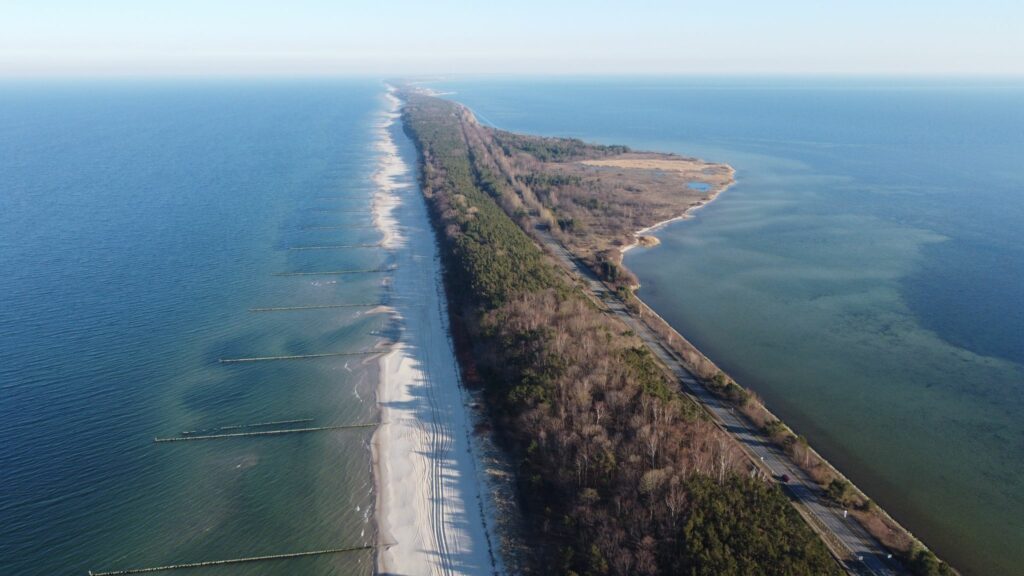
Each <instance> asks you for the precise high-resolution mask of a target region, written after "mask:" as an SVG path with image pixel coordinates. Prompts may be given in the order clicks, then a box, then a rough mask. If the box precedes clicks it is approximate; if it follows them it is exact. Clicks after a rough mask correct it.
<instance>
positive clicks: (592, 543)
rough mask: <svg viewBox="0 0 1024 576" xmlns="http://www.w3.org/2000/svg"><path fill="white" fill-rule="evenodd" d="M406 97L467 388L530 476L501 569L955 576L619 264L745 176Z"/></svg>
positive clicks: (524, 480) (419, 94)
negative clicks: (510, 565)
mask: <svg viewBox="0 0 1024 576" xmlns="http://www.w3.org/2000/svg"><path fill="white" fill-rule="evenodd" d="M398 95H399V96H400V98H401V99H402V100H403V101H404V107H403V123H404V127H405V131H406V133H407V134H408V135H409V136H410V138H411V139H412V141H413V143H414V144H415V146H416V148H417V150H418V153H419V169H420V179H421V186H422V190H423V193H424V194H425V196H426V198H427V201H428V202H427V203H428V206H429V212H430V217H431V219H432V222H433V225H434V227H435V231H436V232H437V236H438V241H439V246H440V251H441V259H442V262H443V267H444V284H445V291H446V295H447V299H448V307H447V310H448V314H449V317H450V324H451V330H452V334H453V339H454V342H455V345H456V354H457V356H458V360H459V364H460V368H461V371H462V376H463V381H464V382H465V384H466V385H467V386H468V387H470V388H471V389H473V390H475V391H476V393H477V394H479V396H480V397H481V398H482V399H483V404H484V405H485V406H484V409H485V411H486V413H487V415H488V418H487V421H488V423H489V424H488V426H487V427H488V428H489V429H490V432H492V433H493V435H494V437H495V439H496V441H497V442H498V444H499V445H500V446H501V447H502V448H503V449H504V450H505V452H506V453H507V455H508V459H509V461H510V462H511V463H512V464H513V466H512V468H513V469H514V477H515V486H516V490H515V491H516V495H517V498H518V503H519V509H520V510H521V511H522V514H521V518H522V520H521V524H522V525H521V526H519V527H518V528H519V529H518V530H516V534H514V535H512V536H511V537H509V538H506V542H505V543H504V545H503V550H504V553H505V554H510V555H513V556H515V562H514V564H515V565H516V566H519V567H521V571H522V572H523V573H529V574H548V573H560V574H580V575H584V574H585V575H591V574H593V575H598V574H617V575H618V574H622V575H625V574H693V575H708V576H710V575H729V574H736V575H740V574H744V575H746V574H778V575H783V574H786V575H815V576H820V575H829V574H842V573H851V574H853V573H876V574H907V573H911V574H945V573H952V571H951V569H949V568H948V566H946V565H945V564H942V563H941V562H940V561H938V560H937V559H936V558H935V556H934V555H933V554H932V553H931V552H930V551H928V550H927V549H926V548H924V547H923V546H922V545H921V544H920V543H919V542H917V541H916V540H914V539H913V538H912V537H911V536H910V535H909V533H907V532H906V531H905V530H903V529H902V528H901V527H900V526H899V525H898V524H896V523H895V522H894V521H893V520H892V519H891V518H889V517H888V516H887V515H885V513H884V512H882V511H881V510H879V509H878V508H877V507H876V506H874V505H873V504H871V502H870V501H869V500H867V498H866V497H864V495H863V494H861V493H860V492H859V491H857V490H856V489H855V488H854V487H853V486H852V484H851V483H849V481H847V480H846V479H845V478H844V477H843V476H842V475H841V474H839V473H838V472H837V471H835V470H834V469H833V468H832V467H831V466H829V465H828V464H827V462H825V461H824V460H823V459H821V458H820V457H819V456H818V455H817V454H816V453H815V452H814V451H813V450H812V449H811V448H810V447H809V445H808V444H807V442H806V441H805V440H804V439H802V438H800V437H797V436H796V435H795V434H793V433H792V432H791V431H790V430H789V429H788V428H787V427H786V426H785V425H783V424H782V423H781V422H779V421H778V419H776V418H774V417H773V416H772V415H771V413H770V412H768V411H767V410H766V409H765V408H764V407H763V406H762V405H761V404H760V403H759V402H758V400H757V399H756V398H755V397H754V396H753V395H751V394H750V393H749V392H747V391H746V390H744V389H743V388H741V387H740V386H739V385H738V384H736V383H735V382H734V381H732V380H731V379H730V378H729V377H728V376H726V375H725V374H723V373H722V372H721V371H720V370H718V369H717V367H715V366H714V364H713V363H712V362H711V361H710V360H708V359H707V358H706V357H704V355H703V354H701V353H700V352H699V351H698V350H696V348H694V347H693V346H692V345H690V344H689V343H688V342H687V341H686V339H685V338H683V337H682V336H681V335H679V334H678V333H676V332H675V331H674V330H673V329H672V328H671V327H670V326H668V325H667V324H666V323H665V322H664V321H663V320H661V318H660V317H658V316H657V314H655V313H654V312H653V311H652V310H650V309H649V308H647V307H646V306H645V305H644V304H643V303H642V302H641V301H639V300H638V299H637V298H636V297H635V296H634V295H633V289H634V288H635V287H636V285H637V280H636V278H635V277H634V276H633V275H632V274H631V273H630V272H629V271H628V270H626V269H625V268H624V267H623V266H622V254H623V253H624V252H625V251H626V250H628V249H630V248H632V247H633V246H636V245H637V244H640V245H652V244H654V243H656V239H653V237H651V236H648V233H649V232H650V231H651V230H653V229H654V228H656V227H658V226H660V225H661V224H664V223H665V222H669V221H672V220H675V219H678V218H683V217H686V215H687V214H688V212H689V211H691V210H693V209H695V208H699V207H700V206H703V205H705V204H706V203H708V202H710V201H712V200H713V199H714V198H715V197H716V196H717V195H718V194H720V193H721V192H722V191H724V190H726V189H727V188H728V187H729V186H730V185H731V184H732V183H733V180H734V171H733V169H732V168H731V167H729V166H727V165H724V164H715V163H710V162H705V161H702V160H698V159H694V158H687V157H683V156H679V155H675V154H661V153H652V152H635V151H631V150H629V149H628V148H626V147H624V146H605V145H595V144H588V143H584V142H582V141H580V140H575V139H564V138H544V137H537V136H528V135H522V134H515V133H511V132H507V131H502V130H498V129H495V128H492V127H488V126H484V125H482V124H480V123H479V122H477V121H476V119H475V117H474V116H473V114H472V113H471V112H470V111H469V110H468V109H467V108H466V107H464V106H462V105H460V104H458V103H456V102H453V101H450V100H446V99H442V98H439V97H436V96H433V95H431V94H429V93H427V92H425V91H423V90H420V89H417V88H415V87H405V88H403V89H401V90H400V91H399V93H398ZM482 432H483V431H481V433H482ZM848 515H849V516H850V518H847V516H848Z"/></svg>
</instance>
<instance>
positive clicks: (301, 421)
mask: <svg viewBox="0 0 1024 576" xmlns="http://www.w3.org/2000/svg"><path fill="white" fill-rule="evenodd" d="M312 421H313V419H312V418H300V419H298V420H273V421H271V422H257V423H255V424H240V425H237V426H218V427H216V428H205V429H202V430H185V431H184V432H182V433H181V435H182V436H188V435H190V434H206V433H207V432H221V431H224V430H243V429H245V428H262V427H264V426H285V425H287V424H306V423H308V422H312Z"/></svg>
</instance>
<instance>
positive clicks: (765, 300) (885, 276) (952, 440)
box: [444, 79, 1024, 575]
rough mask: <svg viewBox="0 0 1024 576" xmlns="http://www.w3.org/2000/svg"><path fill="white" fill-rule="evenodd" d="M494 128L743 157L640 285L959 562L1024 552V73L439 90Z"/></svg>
mask: <svg viewBox="0 0 1024 576" xmlns="http://www.w3.org/2000/svg"><path fill="white" fill-rule="evenodd" d="M444 88H445V89H451V90H453V91H454V92H455V94H454V95H453V96H452V97H453V98H455V99H457V100H459V101H462V102H464V103H466V104H467V105H469V106H470V107H471V108H473V109H474V110H475V111H476V112H477V113H478V115H479V116H480V117H481V119H482V120H484V121H486V122H490V123H492V124H494V125H497V126H498V127H501V128H505V129H510V130H519V131H525V132H532V133H539V134H546V135H564V136H575V137H580V138H584V139H588V140H596V141H600V142H604V143H620V144H621V143H625V144H628V145H631V146H633V147H635V148H641V149H654V150H663V151H672V152H678V153H681V154H691V155H697V156H701V157H704V158H707V159H710V160H715V161H722V162H727V163H729V164H731V165H732V166H733V167H735V168H736V169H737V178H738V184H737V185H736V186H734V187H733V188H732V189H730V190H729V191H728V192H726V193H725V194H723V195H722V196H721V197H720V198H719V199H718V200H717V201H716V202H714V203H713V204H711V205H710V206H708V207H706V208H703V209H701V210H700V211H698V212H697V215H696V217H695V218H694V219H692V220H689V221H686V222H680V223H677V224H673V225H671V226H669V227H667V228H665V229H664V230H662V231H661V232H659V233H658V236H659V238H660V239H661V241H662V242H661V245H660V246H658V247H656V248H653V249H650V250H634V251H631V252H630V253H629V256H628V258H627V260H626V263H627V265H628V266H629V267H630V268H631V269H633V270H634V271H635V272H636V273H637V274H638V276H639V277H640V279H641V281H642V282H643V288H642V289H641V291H640V295H641V296H642V297H643V298H644V299H645V300H647V301H648V302H649V303H650V304H651V305H652V306H653V307H654V308H655V309H656V310H657V311H658V312H659V313H661V314H662V315H663V316H664V317H665V318H666V319H668V320H669V321H670V322H671V323H672V324H673V325H674V326H676V327H677V328H678V329H679V331H680V332H682V333H683V334H684V335H686V336H687V337H688V338H690V339H691V340H693V341H694V342H695V343H696V344H697V345H698V346H699V347H700V348H701V349H702V350H704V351H705V352H706V353H707V354H708V355H709V356H710V357H711V358H713V359H714V360H715V361H716V362H718V363H719V364H720V365H721V366H722V367H723V368H725V369H726V370H727V371H728V372H730V373H731V374H733V375H734V376H735V377H736V378H737V379H738V380H740V381H741V383H743V384H745V385H747V386H749V387H751V388H753V389H754V390H756V391H757V392H758V393H759V394H760V395H762V396H763V397H764V398H765V399H766V402H767V404H768V405H769V407H771V408H772V409H773V410H775V411H776V412H777V413H779V414H780V415H781V416H782V417H783V418H784V419H785V420H787V421H788V422H789V423H790V424H792V425H793V426H794V427H795V428H796V429H797V430H798V431H799V432H801V433H803V434H806V435H807V436H809V437H810V439H811V442H812V443H813V444H814V446H816V447H817V448H818V449H819V450H820V451H822V452H823V453H825V455H826V456H827V457H828V458H830V459H831V460H832V461H833V462H835V463H836V464H837V465H839V466H840V468H841V469H843V470H844V471H845V472H846V473H847V474H848V475H849V476H851V477H852V478H853V479H854V480H855V481H856V482H857V483H858V484H859V485H860V486H861V487H862V488H864V489H865V490H866V491H867V492H868V493H869V494H870V495H871V496H872V497H874V498H875V499H876V500H878V501H879V503H881V504H882V505H883V506H884V507H885V508H886V509H888V510H889V511H890V512H891V513H893V514H894V515H895V516H896V517H897V518H898V519H900V520H901V521H903V522H904V523H905V524H906V525H908V527H909V528H911V530H912V531H914V532H915V533H917V534H918V535H919V536H921V537H922V538H924V539H925V541H926V542H928V543H929V544H930V545H932V546H933V547H934V548H935V549H936V550H937V551H938V553H939V554H940V555H942V556H944V557H946V558H948V559H949V560H951V561H952V563H953V564H954V565H955V566H957V567H959V568H961V569H962V570H963V571H964V573H965V574H979V575H989V574H1013V573H1019V572H1020V566H1022V565H1024V548H1022V547H1021V546H1020V544H1021V542H1024V226H1021V222H1024V163H1022V162H1021V159H1022V158H1024V85H1021V84H1020V83H1019V82H1018V83H1012V82H988V83H982V82H980V81H979V82H973V83H966V82H959V81H938V80H926V81H918V82H915V83H906V82H904V83H896V82H893V81H887V80H857V81H853V80H844V81H840V80H800V81H797V80H771V79H688V80H678V79H676V80H671V79H662V80H657V79H618V80H617V79H606V80H581V79H576V80H564V81H554V80H543V81H540V80H531V79H516V80H505V81H499V80H489V81H461V82H451V83H446V84H444Z"/></svg>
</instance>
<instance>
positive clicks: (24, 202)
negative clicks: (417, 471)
mask: <svg viewBox="0 0 1024 576" xmlns="http://www.w3.org/2000/svg"><path fill="white" fill-rule="evenodd" d="M382 95H383V87H382V86H381V85H380V84H379V83H377V82H369V81H366V82H337V81H334V82H327V81H322V82H315V81H308V82H277V83H269V82H267V83H260V82H248V83H246V82H235V83H216V82H208V83H199V82H180V81H179V82H151V83H142V82H134V83H129V82H125V83H118V82H94V83H87V82H69V83H40V84H26V83H19V84H6V85H4V86H3V88H2V89H0V190H2V192H0V262H2V263H3V268H4V273H3V274H2V275H0V302H2V306H0V436H2V437H3V439H4V441H3V442H2V443H0V474H2V479H0V480H2V484H3V486H4V489H3V491H2V492H0V566H3V569H2V570H0V572H3V573H4V574H84V573H85V572H86V570H108V569H120V568H127V567H140V566H153V565H164V564H169V563H178V562H190V561H197V560H208V559H221V558H233V557H240V556H252V555H262V554H279V553H287V552H297V551H304V550H313V549H323V548H333V547H343V546H353V545H360V544H366V543H372V523H371V521H370V513H371V508H372V504H373V495H372V493H371V481H372V476H371V469H370V459H369V456H370V454H369V439H370V434H371V431H368V430H360V431H332V432H321V433H312V434H301V435H300V434H296V435H286V436H278V437H266V438H245V439H232V440H215V441H205V442H181V443H172V444H154V443H153V442H152V438H153V437H155V436H170V435H174V434H177V433H178V432H179V431H182V430H193V429H200V428H209V427H216V426H225V425H236V424H246V423H252V422H266V421H274V420H289V419H298V418H301V419H313V420H314V423H313V424H310V425H316V426H324V425H334V424H349V423H361V422H370V421H374V420H375V419H376V418H377V414H376V408H375V406H374V401H373V398H374V396H373V395H374V391H375V380H374V373H373V369H372V367H371V366H363V365H361V364H360V362H359V359H346V358H331V359H318V360H307V361H296V362H287V361H285V362H274V363H258V364H242V365H230V366H225V365H221V364H219V363H218V362H217V359H219V358H224V357H234V356H263V355H277V354H302V353H317V352H331V351H350V350H362V349H366V348H369V347H372V346H374V345H375V344H377V343H378V342H380V341H381V336H380V334H381V332H382V331H383V330H385V329H386V325H385V320H386V319H385V317H384V316H380V315H366V314H365V313H364V312H363V311H362V310H360V309H331V310H317V311H304V312H287V313H249V312H247V309H248V308H252V307H264V306H290V305H305V304H333V303H351V302H376V301H380V300H381V299H382V298H386V292H385V291H384V289H383V288H382V286H381V281H382V279H383V277H382V276H381V275H365V276H345V277H329V276H328V277H279V276H274V275H273V274H274V273H277V272H285V271H296V270H336V269H347V268H372V267H377V266H381V265H386V264H387V262H388V255H387V254H386V253H385V252H384V251H383V250H381V249H358V250H324V251H292V250H289V248H290V247H294V246H302V245H317V244H353V243H369V244H373V243H377V242H379V241H380V235H379V233H378V232H377V231H376V230H374V229H372V228H367V227H366V226H367V225H368V224H370V222H369V216H368V215H366V214H365V211H366V210H368V209H369V207H370V195H371V194H372V193H373V191H374V188H373V184H372V182H371V175H372V172H373V170H374V169H375V168H376V166H377V156H376V154H377V153H376V152H375V151H374V149H373V146H372V142H373V138H375V125H376V123H377V122H378V121H379V118H378V114H379V112H380V110H381V109H382V108H383V105H384V103H383V101H382V99H381V97H382ZM311 226H313V227H315V226H343V227H344V226H348V228H342V229H332V230H309V229H307V228H308V227H311ZM371 570H372V558H371V557H370V555H369V554H366V553H360V554H355V555H348V556H331V557H320V558H315V559H300V560H289V561H281V562H269V563H263V564H259V565H246V566H232V567H227V568H217V569H206V570H205V571H204V572H203V573H204V574H240V573H241V574H296V573H316V574H331V573H333V574H367V573H369V572H370V571H371Z"/></svg>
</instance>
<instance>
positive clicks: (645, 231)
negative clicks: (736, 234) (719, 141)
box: [619, 164, 736, 288]
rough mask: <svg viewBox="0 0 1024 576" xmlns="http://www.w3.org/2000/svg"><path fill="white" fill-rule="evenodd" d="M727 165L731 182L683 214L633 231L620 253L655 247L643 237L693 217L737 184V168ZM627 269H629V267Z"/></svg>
mask: <svg viewBox="0 0 1024 576" xmlns="http://www.w3.org/2000/svg"><path fill="white" fill-rule="evenodd" d="M726 166H728V167H729V183H728V184H726V185H725V186H722V187H721V188H719V189H717V190H713V191H712V192H711V193H710V194H708V197H707V199H705V200H702V201H700V202H698V203H696V204H693V205H691V206H689V207H688V208H687V209H686V210H684V211H683V213H682V214H680V215H678V216H673V217H672V218H669V219H667V220H662V221H661V222H657V223H655V224H652V225H650V226H648V227H646V228H641V229H640V230H637V231H636V232H633V242H632V243H630V244H627V245H626V246H623V247H621V248H619V254H625V253H626V252H629V251H630V250H632V249H634V248H637V247H641V248H653V247H654V246H656V245H657V244H655V245H652V246H643V245H642V244H643V242H642V241H641V237H643V236H647V235H649V234H650V233H651V232H657V231H658V230H660V229H662V228H664V227H665V226H668V225H669V224H672V223H673V222H678V221H680V220H689V219H690V218H693V212H696V211H697V210H700V209H701V208H703V207H705V206H707V205H708V204H711V203H712V202H714V201H715V200H716V199H717V198H718V197H719V196H720V195H721V194H722V193H723V192H725V191H726V190H728V189H729V188H732V186H733V185H734V184H736V169H735V168H733V167H732V166H729V165H728V164H726ZM626 270H627V271H629V269H628V268H627V269H626ZM634 276H636V274H634ZM639 287H640V285H639V284H638V285H637V286H636V288H639Z"/></svg>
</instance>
